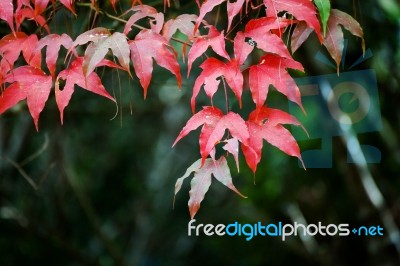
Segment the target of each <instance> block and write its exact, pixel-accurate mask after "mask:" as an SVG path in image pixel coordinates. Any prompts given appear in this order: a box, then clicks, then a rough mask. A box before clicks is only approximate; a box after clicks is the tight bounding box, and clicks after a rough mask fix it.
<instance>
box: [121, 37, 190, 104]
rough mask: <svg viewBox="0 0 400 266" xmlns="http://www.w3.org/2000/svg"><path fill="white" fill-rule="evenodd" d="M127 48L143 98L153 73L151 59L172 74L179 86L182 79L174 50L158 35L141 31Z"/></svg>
mask: <svg viewBox="0 0 400 266" xmlns="http://www.w3.org/2000/svg"><path fill="white" fill-rule="evenodd" d="M129 48H130V51H131V59H132V62H133V67H134V69H135V73H136V75H137V76H138V78H139V81H140V84H141V85H142V87H143V90H144V97H145V98H146V94H147V89H148V87H149V84H150V81H151V76H152V72H153V58H154V59H155V61H156V63H157V64H158V65H159V66H161V67H163V68H165V69H167V70H169V71H170V72H171V73H172V74H174V75H175V77H176V80H177V82H178V86H179V87H180V86H181V84H182V77H181V73H180V67H179V64H178V62H177V59H176V55H175V53H174V52H173V51H174V50H173V48H172V47H171V46H170V45H169V43H168V41H167V40H166V39H165V38H164V37H162V36H161V35H160V34H158V33H156V32H153V31H151V30H142V31H141V32H139V34H138V35H136V37H135V40H132V41H129Z"/></svg>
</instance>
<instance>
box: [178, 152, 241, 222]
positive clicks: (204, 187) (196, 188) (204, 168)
mask: <svg viewBox="0 0 400 266" xmlns="http://www.w3.org/2000/svg"><path fill="white" fill-rule="evenodd" d="M201 161H202V159H199V160H197V161H196V162H194V163H193V164H192V165H191V166H190V167H189V168H188V169H187V170H186V173H185V174H184V175H183V176H182V177H180V178H178V180H176V183H175V196H176V194H177V193H178V192H179V191H180V190H181V187H182V184H183V181H185V179H186V178H187V177H189V176H190V175H191V174H192V173H193V172H194V177H193V178H192V181H191V183H190V187H191V189H190V191H189V195H190V198H189V202H188V206H189V212H190V217H191V219H193V218H194V216H195V215H196V213H197V211H198V210H199V209H200V204H201V202H202V201H203V199H204V196H205V194H206V193H207V191H208V189H209V188H210V185H211V181H212V179H211V178H212V177H211V176H214V177H215V179H217V180H218V181H219V182H221V183H222V184H223V185H224V186H226V187H228V188H229V189H231V190H232V191H234V192H235V193H236V194H238V195H239V196H241V197H243V198H246V197H245V196H243V195H242V194H241V193H240V192H239V191H238V190H237V189H236V187H235V186H234V185H233V182H232V176H231V172H230V170H229V166H228V163H227V161H226V159H225V157H223V156H221V157H220V158H219V159H218V160H216V161H215V160H212V159H207V160H205V162H204V164H202V162H201Z"/></svg>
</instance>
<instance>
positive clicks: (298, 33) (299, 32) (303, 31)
mask: <svg viewBox="0 0 400 266" xmlns="http://www.w3.org/2000/svg"><path fill="white" fill-rule="evenodd" d="M312 31H313V30H312V29H311V28H309V27H308V26H307V24H306V23H305V22H303V21H301V22H300V23H297V25H296V28H295V29H294V30H293V34H292V37H291V39H290V46H291V50H292V53H294V52H296V51H297V49H299V47H300V46H301V45H302V44H303V43H304V42H305V41H306V40H307V39H308V36H310V34H311V33H312Z"/></svg>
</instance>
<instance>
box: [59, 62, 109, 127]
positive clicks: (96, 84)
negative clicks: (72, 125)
mask: <svg viewBox="0 0 400 266" xmlns="http://www.w3.org/2000/svg"><path fill="white" fill-rule="evenodd" d="M83 60H84V59H83V58H82V57H78V58H76V59H75V60H74V61H73V62H72V63H71V65H70V67H69V68H68V69H65V70H63V71H61V72H60V73H59V74H58V76H57V79H56V82H55V93H56V102H57V106H58V109H59V111H60V119H61V124H63V120H64V109H65V107H66V106H67V105H68V104H69V101H70V99H71V97H72V94H73V93H74V85H75V84H76V85H78V86H79V87H81V88H83V89H85V90H88V91H91V92H93V93H96V94H98V95H101V96H103V97H106V98H108V99H110V100H112V101H114V102H115V99H114V98H113V97H112V96H111V95H110V94H109V93H108V92H107V90H106V89H105V88H104V86H103V84H102V83H101V79H100V77H99V76H98V75H97V74H96V73H95V72H92V73H91V74H89V75H88V76H87V77H86V76H85V75H84V74H83V69H82V68H83ZM102 64H105V65H109V66H110V65H112V64H110V63H108V62H106V63H104V61H103V62H102ZM61 80H64V81H65V86H64V88H62V89H61V88H60V81H61Z"/></svg>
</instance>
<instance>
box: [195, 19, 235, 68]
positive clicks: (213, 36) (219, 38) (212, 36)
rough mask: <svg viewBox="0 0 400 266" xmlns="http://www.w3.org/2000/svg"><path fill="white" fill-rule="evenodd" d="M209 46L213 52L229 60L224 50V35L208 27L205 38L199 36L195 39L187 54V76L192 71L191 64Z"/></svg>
mask: <svg viewBox="0 0 400 266" xmlns="http://www.w3.org/2000/svg"><path fill="white" fill-rule="evenodd" d="M209 46H211V48H212V49H213V51H214V52H216V53H217V54H218V55H220V56H222V57H225V58H226V59H229V55H228V53H227V52H226V50H225V39H224V33H223V32H221V33H220V32H219V31H218V30H217V29H216V28H214V27H213V26H208V34H207V35H205V36H199V37H197V38H196V40H195V42H194V43H193V45H192V47H191V48H190V51H189V54H188V76H189V74H190V70H191V69H192V64H193V62H194V60H196V59H197V58H198V57H199V56H201V55H202V54H204V52H205V51H206V50H207V49H208V47H209Z"/></svg>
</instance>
